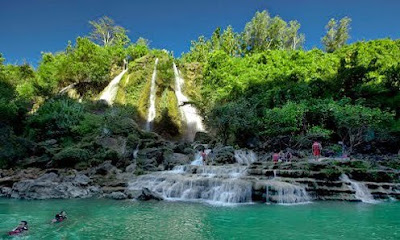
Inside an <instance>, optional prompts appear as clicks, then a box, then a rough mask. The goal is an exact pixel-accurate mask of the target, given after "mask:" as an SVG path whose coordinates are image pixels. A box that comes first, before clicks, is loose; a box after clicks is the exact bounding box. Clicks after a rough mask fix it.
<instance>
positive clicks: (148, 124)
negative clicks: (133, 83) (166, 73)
mask: <svg viewBox="0 0 400 240" xmlns="http://www.w3.org/2000/svg"><path fill="white" fill-rule="evenodd" d="M157 64H158V58H156V61H155V63H154V71H153V75H152V76H151V86H150V105H149V110H148V115H147V122H146V130H147V131H150V129H151V124H152V123H153V121H154V118H156V77H157Z"/></svg>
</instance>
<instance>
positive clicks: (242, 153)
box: [235, 150, 257, 165]
mask: <svg viewBox="0 0 400 240" xmlns="http://www.w3.org/2000/svg"><path fill="white" fill-rule="evenodd" d="M235 160H236V162H237V163H239V164H243V165H250V164H252V163H253V162H255V161H257V154H256V153H255V152H253V151H251V150H235Z"/></svg>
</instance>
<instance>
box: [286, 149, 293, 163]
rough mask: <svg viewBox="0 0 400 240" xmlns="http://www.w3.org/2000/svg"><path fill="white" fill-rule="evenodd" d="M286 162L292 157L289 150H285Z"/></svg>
mask: <svg viewBox="0 0 400 240" xmlns="http://www.w3.org/2000/svg"><path fill="white" fill-rule="evenodd" d="M285 157H286V162H291V161H292V158H293V154H292V153H291V152H290V151H287V152H286V156H285Z"/></svg>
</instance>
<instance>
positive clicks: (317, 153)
mask: <svg viewBox="0 0 400 240" xmlns="http://www.w3.org/2000/svg"><path fill="white" fill-rule="evenodd" d="M321 150H322V146H321V143H319V142H317V141H315V142H314V143H313V145H312V152H313V156H314V159H315V160H318V158H319V157H321Z"/></svg>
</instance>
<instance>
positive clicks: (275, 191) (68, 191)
mask: <svg viewBox="0 0 400 240" xmlns="http://www.w3.org/2000/svg"><path fill="white" fill-rule="evenodd" d="M186 163H187V164H189V162H188V159H186ZM366 164H369V163H368V162H365V161H355V160H352V161H349V160H345V161H338V160H325V161H324V162H316V161H310V160H307V161H296V162H290V163H277V164H274V163H272V162H269V161H261V162H259V161H257V162H254V163H251V164H250V165H244V164H242V165H240V164H237V163H236V164H229V166H233V165H235V166H241V167H244V169H245V171H246V172H245V174H244V175H243V176H241V177H240V179H241V180H243V181H244V182H246V183H249V184H251V200H252V201H253V202H279V201H278V200H277V196H278V195H279V194H282V192H283V191H287V190H282V189H281V188H282V187H285V188H288V187H289V188H288V189H289V190H290V189H291V187H292V186H295V187H296V188H295V189H291V190H290V191H300V190H301V189H304V191H305V192H306V193H307V194H308V196H307V197H308V199H309V200H310V201H315V200H339V201H360V196H357V194H359V193H357V191H356V190H357V189H356V188H358V187H363V188H364V189H366V191H367V192H368V194H370V195H371V196H372V197H373V199H376V200H388V199H399V200H400V171H399V170H396V169H391V168H387V167H386V168H385V167H382V166H379V167H370V168H366V167H365V166H366ZM187 166H189V165H187ZM227 166H228V165H227ZM220 167H224V166H220ZM135 168H136V166H135V164H134V163H133V164H131V165H129V166H127V167H125V169H118V168H117V167H116V166H114V165H112V163H111V161H106V162H104V163H102V164H100V165H98V166H96V167H93V168H89V169H86V170H82V171H78V170H74V169H59V168H51V169H39V168H27V169H23V170H11V169H9V170H0V197H5V198H15V199H29V200H31V199H70V198H111V199H116V200H124V199H137V200H151V199H154V200H163V199H164V197H163V196H161V194H159V193H157V192H155V191H152V190H150V189H149V188H150V187H149V188H147V187H143V188H141V189H139V190H138V189H136V190H132V189H129V187H128V186H129V182H130V181H132V180H134V179H137V178H138V177H139V176H137V175H136V173H135ZM201 168H202V166H190V169H189V170H187V171H189V174H190V175H194V176H195V175H196V174H199V173H200V172H201V171H203V170H202V169H201ZM158 173H160V174H161V173H162V172H160V171H158V172H157V171H155V172H151V174H158ZM344 175H345V176H346V178H347V179H343V176H344ZM142 176H143V175H142ZM347 176H348V177H347ZM350 179H351V180H350ZM278 181H279V184H278V185H277V184H275V183H276V182H278ZM204 184H208V183H204ZM354 184H355V185H354ZM286 185H288V186H286ZM297 188H298V189H297ZM299 189H300V190H299ZM301 191H303V190H301Z"/></svg>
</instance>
